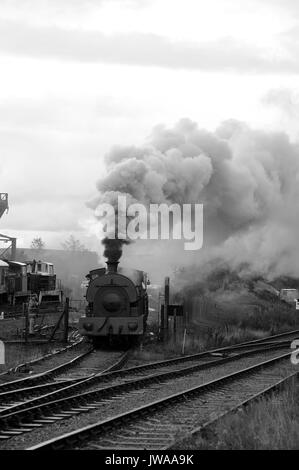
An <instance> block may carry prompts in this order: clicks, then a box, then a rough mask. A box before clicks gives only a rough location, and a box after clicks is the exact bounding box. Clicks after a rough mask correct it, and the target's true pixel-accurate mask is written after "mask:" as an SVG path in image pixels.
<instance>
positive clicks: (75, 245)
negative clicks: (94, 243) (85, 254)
mask: <svg viewBox="0 0 299 470" xmlns="http://www.w3.org/2000/svg"><path fill="white" fill-rule="evenodd" d="M62 246H63V248H64V249H65V250H66V251H88V250H87V248H86V247H85V246H84V245H83V244H82V243H81V242H80V240H76V238H75V237H74V235H70V236H69V238H68V239H67V240H65V242H64V243H62Z"/></svg>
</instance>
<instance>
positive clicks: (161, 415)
mask: <svg viewBox="0 0 299 470" xmlns="http://www.w3.org/2000/svg"><path fill="white" fill-rule="evenodd" d="M290 354H291V353H290V352H287V353H284V354H281V355H280V356H278V357H276V358H272V359H269V360H266V361H262V362H260V363H258V364H256V365H253V366H250V367H245V368H242V369H241V370H239V371H237V372H232V373H229V374H227V375H225V376H222V377H221V378H218V379H214V380H211V381H208V382H206V383H204V384H201V385H197V386H192V387H189V388H186V389H184V390H182V391H180V392H177V393H172V394H168V396H166V397H164V398H161V399H158V400H152V401H151V402H150V403H148V404H146V405H143V406H139V407H136V408H134V409H131V410H130V411H127V412H124V413H120V414H118V415H114V416H113V417H110V418H107V419H103V420H101V421H98V422H96V423H94V424H92V425H89V426H85V427H83V428H80V429H77V430H76V431H72V432H70V433H66V434H64V435H62V436H60V437H56V438H54V439H50V440H48V441H45V442H42V443H40V444H38V445H35V446H31V447H30V448H29V449H30V450H37V449H42V450H56V449H70V448H72V449H113V450H115V449H126V450H127V449H167V448H170V447H173V445H174V442H175V441H176V440H177V434H178V432H180V433H184V434H188V433H191V432H192V431H193V430H194V429H196V428H198V425H199V423H202V424H203V423H205V422H207V421H208V419H209V418H210V417H211V415H212V414H213V413H214V419H215V415H217V413H218V414H219V413H222V414H223V409H224V408H227V409H232V407H236V406H240V404H242V403H244V402H245V401H246V400H247V401H248V400H249V399H250V398H251V397H252V396H254V397H256V396H257V395H258V394H260V393H261V392H263V391H265V389H268V388H270V387H273V386H277V384H278V383H279V382H281V380H282V377H281V366H282V365H284V364H285V365H289V364H290V361H289V358H290ZM278 366H280V367H278ZM290 375H294V370H293V369H292V371H291V372H290V370H289V371H288V372H286V376H287V377H289V376H290ZM285 378H286V377H285ZM95 406H96V403H95Z"/></svg>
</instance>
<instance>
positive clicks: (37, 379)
mask: <svg viewBox="0 0 299 470" xmlns="http://www.w3.org/2000/svg"><path fill="white" fill-rule="evenodd" d="M92 351H93V348H90V349H89V350H88V351H85V352H84V353H82V354H79V355H78V356H76V357H75V358H73V359H70V360H69V361H66V362H64V363H63V364H60V365H58V366H56V367H53V368H51V369H48V370H46V371H44V372H41V373H39V374H35V375H33V376H27V377H24V378H21V379H17V380H13V381H10V382H4V383H2V384H0V395H1V394H3V393H5V392H7V391H9V390H17V389H24V388H26V387H30V386H31V387H33V386H35V385H37V384H44V383H45V382H47V381H49V380H50V379H52V378H53V377H56V376H57V375H59V374H61V373H63V372H65V371H66V370H67V369H69V368H72V367H74V366H76V365H78V364H79V362H80V361H82V360H83V359H84V358H85V357H86V356H88V355H89V354H91V352H92ZM0 403H1V402H0Z"/></svg>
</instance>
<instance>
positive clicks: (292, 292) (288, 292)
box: [280, 289, 299, 303]
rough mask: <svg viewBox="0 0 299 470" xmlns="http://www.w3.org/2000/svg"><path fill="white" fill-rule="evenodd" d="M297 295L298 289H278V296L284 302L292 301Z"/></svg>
mask: <svg viewBox="0 0 299 470" xmlns="http://www.w3.org/2000/svg"><path fill="white" fill-rule="evenodd" d="M298 297H299V295H298V289H281V291H280V298H281V300H284V301H285V302H289V303H293V302H295V301H296V300H297V299H298Z"/></svg>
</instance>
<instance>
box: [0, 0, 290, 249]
mask: <svg viewBox="0 0 299 470" xmlns="http://www.w3.org/2000/svg"><path fill="white" fill-rule="evenodd" d="M298 20H299V2H298V1H297V0H263V1H262V2H261V1H260V0H242V1H240V0H209V1H208V2H207V1H206V0H121V1H117V0H63V1H62V0H0V72H1V73H0V180H1V185H0V186H1V187H0V191H2V192H8V193H9V199H10V211H9V214H8V215H5V216H3V217H2V219H1V221H0V229H1V230H0V231H1V232H5V233H8V234H14V235H16V236H17V237H18V238H19V246H22V245H23V246H28V245H30V241H31V240H32V238H33V237H34V236H42V238H43V239H44V240H45V241H46V243H47V246H48V247H51V246H52V247H59V246H60V243H61V242H62V241H64V239H65V238H66V237H68V236H69V235H70V234H71V233H72V234H74V235H75V236H76V237H77V238H80V239H81V240H82V241H83V242H85V244H86V245H87V246H89V247H90V248H95V247H96V243H95V237H94V235H93V231H94V228H93V224H92V213H91V211H90V210H89V209H87V208H86V207H85V202H86V201H87V200H88V199H89V198H91V197H92V196H93V195H94V194H95V192H96V190H95V183H96V180H97V179H98V178H100V177H101V175H102V174H103V171H104V167H103V156H104V154H105V152H107V150H109V148H110V147H111V146H112V145H114V144H140V143H142V142H143V141H144V139H145V138H146V136H147V135H148V134H149V133H150V131H151V128H152V127H153V126H154V125H156V124H158V123H165V124H167V125H172V124H173V123H175V122H176V121H177V120H178V119H180V118H182V117H189V118H191V119H193V120H195V121H197V122H198V123H199V124H200V125H201V126H202V127H205V128H207V129H214V128H215V127H216V126H218V125H219V123H220V122H221V121H222V120H225V119H231V118H233V119H239V120H243V121H246V122H248V123H249V124H251V125H252V126H254V127H260V128H263V129H275V130H276V129H280V130H284V131H286V132H288V133H289V134H290V136H291V137H292V138H297V132H298V129H297V122H298V113H299V98H298V96H299V93H298V85H297V83H298V74H299V62H298V60H297V57H298V52H299V21H298Z"/></svg>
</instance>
